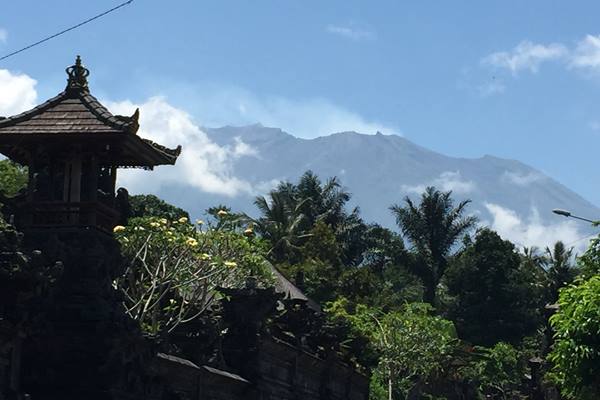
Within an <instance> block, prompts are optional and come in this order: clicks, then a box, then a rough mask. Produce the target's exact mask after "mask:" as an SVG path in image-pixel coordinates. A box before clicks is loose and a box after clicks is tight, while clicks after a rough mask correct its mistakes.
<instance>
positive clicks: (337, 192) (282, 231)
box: [254, 171, 366, 265]
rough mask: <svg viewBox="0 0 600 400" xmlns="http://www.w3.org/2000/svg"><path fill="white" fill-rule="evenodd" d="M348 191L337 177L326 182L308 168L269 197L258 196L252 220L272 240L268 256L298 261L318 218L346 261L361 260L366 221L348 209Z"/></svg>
mask: <svg viewBox="0 0 600 400" xmlns="http://www.w3.org/2000/svg"><path fill="white" fill-rule="evenodd" d="M349 199H350V194H349V193H348V192H346V191H344V190H343V189H342V188H341V185H340V183H339V181H338V180H337V178H335V177H333V178H330V179H329V180H327V181H326V182H325V183H323V182H321V180H320V179H319V178H318V177H317V176H316V175H315V174H314V173H312V172H311V171H307V172H306V173H304V174H303V175H302V176H301V177H300V180H299V181H298V183H297V184H292V183H289V182H284V183H281V184H280V185H279V186H278V187H277V188H276V189H275V190H272V191H271V192H270V193H269V195H268V198H265V197H262V196H260V197H257V198H256V200H255V202H254V204H255V205H256V206H257V208H258V209H259V211H260V213H261V217H260V218H258V219H256V220H254V223H255V225H256V230H257V232H258V233H259V234H260V235H261V236H262V237H264V238H265V239H266V240H267V241H268V242H270V243H271V250H270V252H269V257H270V259H271V260H272V261H274V262H276V263H283V262H288V263H290V264H296V263H301V262H303V261H305V260H304V259H303V256H302V253H301V251H300V247H301V246H302V245H303V244H304V243H305V242H306V240H307V239H308V238H309V237H310V234H309V231H310V230H311V229H313V227H314V226H315V224H317V222H322V223H324V224H325V225H327V226H329V227H330V228H331V229H332V231H333V232H334V234H335V237H336V240H337V242H338V244H339V246H340V249H341V250H342V253H341V254H340V256H341V258H342V261H343V262H344V263H345V264H346V265H356V264H358V263H360V256H361V254H362V251H363V250H362V240H363V235H362V233H363V232H364V230H365V229H366V228H365V224H364V223H363V222H362V220H361V219H360V217H359V215H358V210H357V209H354V210H353V211H352V212H351V213H347V212H346V210H345V205H346V203H347V202H348V200H349Z"/></svg>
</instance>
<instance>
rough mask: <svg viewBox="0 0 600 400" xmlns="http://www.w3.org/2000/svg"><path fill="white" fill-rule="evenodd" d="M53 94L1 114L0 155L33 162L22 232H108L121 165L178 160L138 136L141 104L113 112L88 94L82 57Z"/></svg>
mask: <svg viewBox="0 0 600 400" xmlns="http://www.w3.org/2000/svg"><path fill="white" fill-rule="evenodd" d="M66 72H67V75H68V81H67V87H66V88H65V90H64V91H63V92H61V93H60V94H58V95H57V96H56V97H54V98H52V99H50V100H48V101H46V102H44V103H43V104H40V105H39V106H37V107H35V108H33V109H31V110H29V111H26V112H24V113H22V114H19V115H15V116H12V117H8V118H5V117H0V153H2V154H4V155H5V156H6V157H8V158H10V159H11V160H13V161H16V162H17V163H19V164H21V165H24V166H27V167H28V168H29V185H28V188H27V192H26V193H25V194H24V199H23V201H19V202H18V203H17V204H16V206H17V209H16V210H15V215H14V217H15V224H16V226H18V227H19V228H20V229H22V230H31V229H44V228H58V227H82V226H89V227H96V228H100V229H102V230H105V231H110V230H111V229H112V227H113V226H114V225H115V223H116V221H117V219H118V213H117V211H116V208H115V183H116V177H117V168H145V169H153V168H154V167H155V166H158V165H173V164H175V161H176V160H177V157H178V155H179V153H180V151H181V147H177V148H176V149H168V148H166V147H164V146H161V145H159V144H157V143H154V142H152V141H150V140H148V139H144V138H141V137H140V136H138V135H137V131H138V128H139V124H138V118H139V110H136V111H135V113H134V114H133V115H132V116H130V117H126V116H121V115H112V114H111V113H110V112H109V111H108V110H107V109H106V107H104V106H103V105H102V104H100V102H99V101H98V100H97V99H96V98H95V97H94V96H92V94H91V93H90V90H89V87H88V82H87V77H88V75H89V71H88V70H87V69H86V68H85V67H84V66H83V65H82V63H81V59H80V57H79V56H78V57H77V60H76V62H75V65H73V66H71V67H69V68H67V70H66Z"/></svg>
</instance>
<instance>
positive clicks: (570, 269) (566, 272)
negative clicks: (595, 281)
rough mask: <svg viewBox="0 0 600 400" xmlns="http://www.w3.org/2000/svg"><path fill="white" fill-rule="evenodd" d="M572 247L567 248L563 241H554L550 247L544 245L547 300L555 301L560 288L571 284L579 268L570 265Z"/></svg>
mask: <svg viewBox="0 0 600 400" xmlns="http://www.w3.org/2000/svg"><path fill="white" fill-rule="evenodd" d="M572 258H573V248H572V247H571V248H570V249H567V248H566V247H565V245H564V243H563V242H560V241H559V242H556V243H555V244H554V247H553V248H552V249H550V248H549V247H546V263H547V264H548V266H549V267H548V271H547V275H548V291H549V294H548V296H549V300H550V301H551V302H555V301H556V300H557V299H558V292H559V290H560V289H561V288H563V287H565V286H567V285H569V284H571V283H572V282H573V280H574V279H575V277H576V276H577V274H578V272H579V269H578V268H576V267H575V266H573V265H572V263H571V260H572Z"/></svg>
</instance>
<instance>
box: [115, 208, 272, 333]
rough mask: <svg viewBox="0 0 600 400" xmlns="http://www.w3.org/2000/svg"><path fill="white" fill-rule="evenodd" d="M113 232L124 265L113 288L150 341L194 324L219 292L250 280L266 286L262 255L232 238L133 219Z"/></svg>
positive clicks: (183, 221)
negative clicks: (119, 245)
mask: <svg viewBox="0 0 600 400" xmlns="http://www.w3.org/2000/svg"><path fill="white" fill-rule="evenodd" d="M114 231H115V237H116V238H117V240H118V241H119V242H120V244H121V249H122V253H123V256H124V261H125V265H124V272H123V274H122V275H121V276H120V277H119V278H118V279H117V280H116V281H115V282H114V286H115V288H117V289H119V290H120V291H121V292H122V293H123V296H124V302H123V304H124V307H125V310H126V312H127V314H129V315H130V316H131V317H132V318H133V319H135V320H137V321H139V323H140V326H141V327H142V329H143V331H144V332H146V333H147V334H149V335H151V336H157V337H163V338H166V337H168V336H169V335H170V334H171V333H172V332H174V331H175V330H176V329H178V328H179V327H180V326H182V325H184V324H186V323H189V322H191V321H193V320H195V319H196V318H197V317H199V316H200V315H202V313H204V312H205V311H206V310H207V308H208V307H210V305H211V304H212V303H213V301H214V300H216V299H218V298H219V288H221V287H237V286H241V285H242V284H243V282H244V281H245V280H246V278H247V277H249V276H256V277H259V278H261V279H262V280H263V281H265V282H268V277H269V273H268V272H267V270H266V268H265V266H264V258H263V256H262V254H261V252H260V249H259V248H257V247H255V246H254V245H253V243H252V241H251V240H248V239H247V238H246V237H244V236H242V235H241V234H239V233H236V232H231V231H227V230H215V229H206V230H202V228H201V227H196V226H194V225H192V224H190V223H189V222H188V220H187V218H186V217H180V218H179V219H177V220H173V221H171V220H167V219H166V218H157V217H143V218H133V219H131V220H130V221H129V224H128V225H127V226H121V225H118V226H116V227H115V228H114Z"/></svg>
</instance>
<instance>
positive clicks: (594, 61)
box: [569, 35, 600, 69]
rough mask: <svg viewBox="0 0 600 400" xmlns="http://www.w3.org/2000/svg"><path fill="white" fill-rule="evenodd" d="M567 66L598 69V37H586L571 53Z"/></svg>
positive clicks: (599, 64) (599, 43) (599, 63)
mask: <svg viewBox="0 0 600 400" xmlns="http://www.w3.org/2000/svg"><path fill="white" fill-rule="evenodd" d="M569 66H570V67H572V68H585V69H598V68H600V35H598V36H592V35H587V36H586V37H585V38H583V39H582V40H581V41H579V43H577V47H576V48H575V50H574V51H573V54H572V56H571V59H570V62H569Z"/></svg>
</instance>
